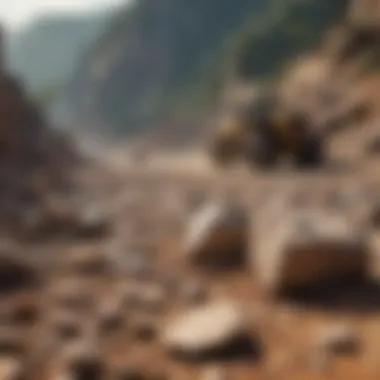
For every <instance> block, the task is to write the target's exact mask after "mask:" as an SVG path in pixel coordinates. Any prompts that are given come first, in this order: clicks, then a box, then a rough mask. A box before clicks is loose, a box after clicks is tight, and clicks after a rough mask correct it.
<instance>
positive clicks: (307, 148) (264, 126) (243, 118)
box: [210, 92, 324, 168]
mask: <svg viewBox="0 0 380 380" xmlns="http://www.w3.org/2000/svg"><path fill="white" fill-rule="evenodd" d="M210 153H211V158H212V159H213V160H214V161H215V163H216V164H218V165H219V166H221V165H223V166H225V165H228V164H229V163H232V162H236V161H237V160H245V161H246V162H247V163H248V164H250V165H254V166H256V167H259V168H270V167H274V166H276V165H277V164H278V163H279V162H280V160H281V159H283V158H285V157H287V158H288V159H290V160H291V161H292V162H293V163H294V165H295V166H296V167H300V168H301V167H302V168H311V167H318V166H320V165H321V164H322V163H323V161H324V144H323V138H322V136H320V135H319V134H318V133H317V132H316V131H313V130H312V128H311V125H310V123H309V122H308V120H307V118H306V117H305V116H304V115H303V114H302V113H301V112H297V111H296V110H291V109H289V108H287V107H286V106H285V105H284V104H283V103H282V102H281V100H280V98H279V97H278V96H277V94H276V93H274V92H269V93H263V94H261V95H260V96H259V97H258V98H257V99H255V100H254V101H252V102H250V103H249V104H248V105H246V106H244V107H243V109H240V110H238V111H237V112H236V114H235V115H233V116H232V117H231V119H230V121H229V122H228V123H227V124H225V125H223V126H221V127H220V128H219V129H218V130H217V132H216V135H214V136H213V138H212V141H211V146H210Z"/></svg>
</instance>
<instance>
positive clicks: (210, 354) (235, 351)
mask: <svg viewBox="0 0 380 380" xmlns="http://www.w3.org/2000/svg"><path fill="white" fill-rule="evenodd" d="M162 343H163V345H164V347H165V348H166V349H167V350H168V351H169V352H171V353H172V354H173V355H174V356H175V357H178V358H181V359H184V360H196V361H203V360H212V359H215V358H224V359H226V360H228V359H236V358H240V357H242V356H245V355H252V354H254V353H255V354H257V353H258V348H259V342H258V340H257V339H256V340H255V339H253V338H252V337H251V334H250V332H249V330H248V327H247V325H246V322H245V320H244V317H243V314H242V311H241V310H240V309H239V307H238V306H236V305H235V304H233V303H230V302H226V301H217V302H215V303H212V304H209V305H206V306H202V307H198V308H196V309H193V310H190V311H189V312H187V313H183V314H180V315H177V316H176V317H174V318H172V319H171V320H170V321H169V325H168V326H167V327H166V329H165V330H164V332H163V334H162Z"/></svg>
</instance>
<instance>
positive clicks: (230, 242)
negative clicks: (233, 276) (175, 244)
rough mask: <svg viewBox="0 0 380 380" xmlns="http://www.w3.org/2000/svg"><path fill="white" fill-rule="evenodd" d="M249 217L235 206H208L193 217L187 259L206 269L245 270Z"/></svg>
mask: <svg viewBox="0 0 380 380" xmlns="http://www.w3.org/2000/svg"><path fill="white" fill-rule="evenodd" d="M247 231H248V217H247V215H246V213H245V212H244V211H243V210H241V209H239V208H237V207H233V206H227V205H225V204H222V203H209V204H207V205H205V206H203V207H201V208H200V209H198V210H197V211H196V212H195V214H194V215H193V216H192V218H191V220H190V222H189V224H188V228H187V231H186V233H185V237H184V241H183V247H184V255H185V257H186V258H187V259H188V260H189V262H192V263H194V264H196V265H200V266H202V267H204V268H210V269H214V268H218V269H219V268H233V267H236V266H240V267H241V266H243V265H244V261H245V249H246V243H247Z"/></svg>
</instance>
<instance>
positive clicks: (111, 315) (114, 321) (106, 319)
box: [99, 304, 124, 334]
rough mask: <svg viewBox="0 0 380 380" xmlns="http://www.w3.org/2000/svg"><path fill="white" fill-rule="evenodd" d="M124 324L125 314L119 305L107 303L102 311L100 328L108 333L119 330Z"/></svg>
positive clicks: (102, 331)
mask: <svg viewBox="0 0 380 380" xmlns="http://www.w3.org/2000/svg"><path fill="white" fill-rule="evenodd" d="M123 324H124V318H123V314H122V312H121V310H120V308H119V307H118V305H114V304H110V305H105V306H104V308H103V310H101V311H100V320H99V330H100V332H101V333H104V334H107V333H111V332H115V331H118V330H119V329H120V328H121V327H122V326H123Z"/></svg>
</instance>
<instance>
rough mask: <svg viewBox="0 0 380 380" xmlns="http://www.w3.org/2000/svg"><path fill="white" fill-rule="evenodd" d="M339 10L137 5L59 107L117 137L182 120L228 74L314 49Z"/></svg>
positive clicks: (184, 1) (234, 0)
mask: <svg viewBox="0 0 380 380" xmlns="http://www.w3.org/2000/svg"><path fill="white" fill-rule="evenodd" d="M346 3H347V1H346V0H337V1H334V2H331V1H330V0H289V1H287V2H284V1H281V0H269V1H264V0H256V1H252V0H209V1H201V0H193V1H191V2H189V1H188V0H140V1H137V2H136V3H135V4H134V7H133V8H131V9H128V10H126V11H125V12H123V13H120V14H119V15H118V16H117V17H116V18H115V19H114V20H113V23H111V26H110V28H109V30H108V31H107V32H106V33H105V34H104V35H103V37H102V39H101V40H100V41H99V42H98V43H97V44H96V45H95V46H94V47H93V49H92V50H91V51H90V52H89V54H88V55H87V56H86V57H85V59H84V60H83V61H82V63H81V66H80V68H79V69H78V70H77V71H76V73H75V75H74V77H73V79H72V81H71V83H70V85H69V86H68V88H67V89H66V94H65V97H64V102H63V103H65V106H66V111H67V113H68V114H72V115H74V116H75V117H76V118H75V119H74V120H75V121H76V122H78V123H84V124H88V123H91V124H93V123H97V124H99V125H107V126H111V127H112V133H118V134H122V135H128V134H131V133H134V132H137V131H142V130H145V129H147V128H152V127H153V126H155V125H159V124H162V123H165V122H166V121H168V120H169V119H170V118H172V117H173V115H177V116H178V115H181V116H184V117H185V116H186V117H187V116H189V115H192V114H195V113H198V112H200V111H201V110H202V108H206V107H208V105H209V104H210V102H212V100H213V99H212V96H213V95H215V94H216V95H217V93H218V85H220V84H221V83H223V82H224V80H225V76H226V74H227V73H229V72H232V73H233V74H234V75H235V74H236V73H237V74H239V75H246V74H248V76H255V75H257V76H259V77H261V76H263V75H267V74H271V75H272V74H273V73H276V72H278V70H279V69H280V68H281V67H282V66H283V64H284V63H285V62H286V61H287V60H288V59H290V58H292V57H293V56H295V55H297V54H299V53H300V52H302V51H303V50H305V49H309V48H310V49H311V48H312V47H313V46H314V45H315V43H317V42H318V41H319V39H320V37H321V35H322V33H323V32H324V31H325V29H326V28H327V27H328V26H330V25H331V24H332V23H334V22H336V20H337V19H338V18H339V17H340V16H341V15H342V14H343V11H344V9H345V7H346ZM247 68H248V69H247ZM72 120H73V119H72Z"/></svg>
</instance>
